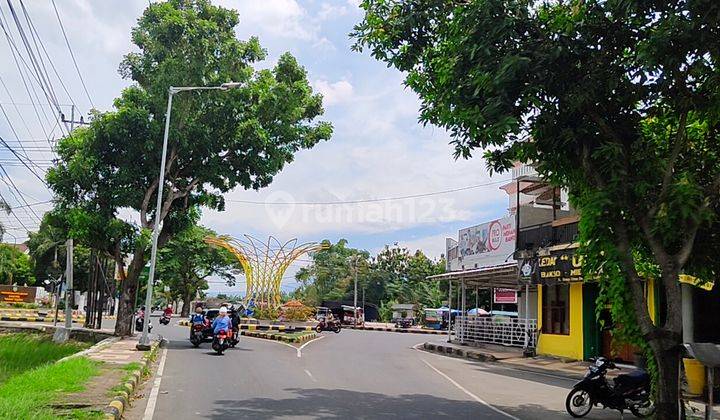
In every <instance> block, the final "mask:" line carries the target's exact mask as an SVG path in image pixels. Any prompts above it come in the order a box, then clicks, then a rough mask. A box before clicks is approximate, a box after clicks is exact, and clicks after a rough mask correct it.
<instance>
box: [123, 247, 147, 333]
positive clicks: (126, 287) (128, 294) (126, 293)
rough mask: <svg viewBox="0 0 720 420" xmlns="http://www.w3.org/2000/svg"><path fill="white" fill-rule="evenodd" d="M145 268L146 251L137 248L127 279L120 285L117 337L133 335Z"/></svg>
mask: <svg viewBox="0 0 720 420" xmlns="http://www.w3.org/2000/svg"><path fill="white" fill-rule="evenodd" d="M144 266H145V253H144V250H143V249H137V248H136V249H135V254H134V255H133V259H132V262H131V263H130V267H129V268H128V273H127V277H126V278H125V279H124V280H123V281H121V283H120V302H119V303H118V314H117V322H116V323H115V335H117V336H120V337H127V336H129V335H132V333H133V314H134V313H135V298H136V297H137V290H138V280H139V279H140V273H142V269H143V267H144ZM147 309H149V308H147Z"/></svg>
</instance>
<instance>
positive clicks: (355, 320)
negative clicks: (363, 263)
mask: <svg viewBox="0 0 720 420" xmlns="http://www.w3.org/2000/svg"><path fill="white" fill-rule="evenodd" d="M357 257H358V256H356V257H355V298H354V300H353V313H354V314H355V315H354V317H353V323H354V324H355V327H357V319H358V310H357V275H358V267H357Z"/></svg>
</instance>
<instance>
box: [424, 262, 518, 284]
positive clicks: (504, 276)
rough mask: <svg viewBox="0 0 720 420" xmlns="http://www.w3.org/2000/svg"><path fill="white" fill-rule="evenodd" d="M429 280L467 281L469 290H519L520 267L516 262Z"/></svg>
mask: <svg viewBox="0 0 720 420" xmlns="http://www.w3.org/2000/svg"><path fill="white" fill-rule="evenodd" d="M427 279H428V280H440V281H453V282H455V281H461V280H463V281H465V286H466V287H468V288H475V287H478V288H489V287H497V288H504V289H516V290H517V289H519V288H520V284H519V283H518V266H517V263H516V262H512V263H507V264H501V265H494V266H489V267H481V268H473V269H470V270H458V271H450V272H447V273H443V274H437V275H434V276H428V277H427Z"/></svg>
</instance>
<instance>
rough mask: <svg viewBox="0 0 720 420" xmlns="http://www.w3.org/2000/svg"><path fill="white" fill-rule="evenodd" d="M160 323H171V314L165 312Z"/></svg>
mask: <svg viewBox="0 0 720 420" xmlns="http://www.w3.org/2000/svg"><path fill="white" fill-rule="evenodd" d="M160 323H161V324H163V325H167V324H169V323H170V316H169V315H165V314H163V315H162V316H161V317H160Z"/></svg>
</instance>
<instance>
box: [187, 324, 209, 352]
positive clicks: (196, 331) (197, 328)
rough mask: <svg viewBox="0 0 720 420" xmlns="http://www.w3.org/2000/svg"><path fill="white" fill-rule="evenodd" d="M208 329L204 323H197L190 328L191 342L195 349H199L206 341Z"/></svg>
mask: <svg viewBox="0 0 720 420" xmlns="http://www.w3.org/2000/svg"><path fill="white" fill-rule="evenodd" d="M206 329H208V325H207V324H206V323H204V322H195V323H193V324H192V327H190V342H191V343H192V345H193V347H199V346H200V344H202V342H203V341H205V330H206Z"/></svg>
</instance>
